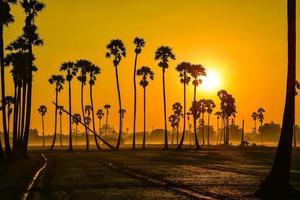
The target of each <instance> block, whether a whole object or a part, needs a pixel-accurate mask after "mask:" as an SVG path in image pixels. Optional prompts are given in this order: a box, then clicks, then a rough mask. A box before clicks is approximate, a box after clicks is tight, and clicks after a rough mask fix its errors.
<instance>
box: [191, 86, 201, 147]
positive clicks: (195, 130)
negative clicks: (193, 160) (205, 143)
mask: <svg viewBox="0 0 300 200" xmlns="http://www.w3.org/2000/svg"><path fill="white" fill-rule="evenodd" d="M196 89H197V86H196V85H194V102H195V103H196V95H197V94H196ZM193 119H194V135H195V145H196V149H197V150H200V145H199V141H198V136H197V125H196V111H195V110H194V111H193Z"/></svg>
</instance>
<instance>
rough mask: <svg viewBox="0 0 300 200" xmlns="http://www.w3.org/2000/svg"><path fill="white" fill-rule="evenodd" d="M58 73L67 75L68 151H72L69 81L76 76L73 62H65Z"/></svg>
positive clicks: (76, 69)
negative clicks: (63, 72) (62, 72)
mask: <svg viewBox="0 0 300 200" xmlns="http://www.w3.org/2000/svg"><path fill="white" fill-rule="evenodd" d="M60 71H65V72H66V73H67V75H66V80H67V81H68V86H69V113H70V115H69V151H72V150H73V147H72V117H71V115H72V88H71V81H72V79H73V78H74V77H75V76H76V74H77V71H78V68H77V66H76V65H75V63H73V62H65V63H63V64H62V65H61V66H60Z"/></svg>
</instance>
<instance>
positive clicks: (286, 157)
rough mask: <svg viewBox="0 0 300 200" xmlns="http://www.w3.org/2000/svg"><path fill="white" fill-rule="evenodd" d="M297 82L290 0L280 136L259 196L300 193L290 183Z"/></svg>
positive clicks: (293, 10) (293, 12) (293, 13)
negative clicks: (285, 78)
mask: <svg viewBox="0 0 300 200" xmlns="http://www.w3.org/2000/svg"><path fill="white" fill-rule="evenodd" d="M295 83H296V0H288V74H287V85H286V99H285V107H284V114H283V122H282V129H281V134H280V139H279V143H278V147H277V151H276V154H275V159H274V162H273V167H272V170H271V172H270V174H269V175H268V176H267V178H266V179H265V181H264V182H263V183H262V184H261V187H260V189H259V190H258V191H257V192H256V195H257V196H258V197H260V198H266V197H270V196H271V197H273V199H275V197H277V198H281V199H283V198H285V199H298V198H300V195H299V193H298V192H297V191H295V190H294V189H292V187H291V186H290V183H289V182H290V167H291V156H292V140H293V125H294V123H295Z"/></svg>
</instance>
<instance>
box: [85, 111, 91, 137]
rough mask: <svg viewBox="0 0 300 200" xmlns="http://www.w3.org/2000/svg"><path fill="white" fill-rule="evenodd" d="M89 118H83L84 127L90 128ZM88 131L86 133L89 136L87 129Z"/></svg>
mask: <svg viewBox="0 0 300 200" xmlns="http://www.w3.org/2000/svg"><path fill="white" fill-rule="evenodd" d="M91 121H92V120H91V118H90V117H89V116H86V117H84V123H85V124H86V126H87V127H88V128H90V123H91ZM87 130H88V132H87V135H89V129H87Z"/></svg>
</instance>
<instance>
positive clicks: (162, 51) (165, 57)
mask: <svg viewBox="0 0 300 200" xmlns="http://www.w3.org/2000/svg"><path fill="white" fill-rule="evenodd" d="M170 59H171V60H175V59H176V58H175V54H174V53H173V51H172V49H171V48H170V47H168V46H161V47H159V48H158V49H157V50H156V52H155V60H158V61H159V63H158V66H159V67H160V68H161V69H162V80H163V99H164V122H165V146H164V149H165V150H166V149H168V130H167V129H168V127H167V102H166V84H165V71H166V69H167V68H168V67H169V61H170Z"/></svg>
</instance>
